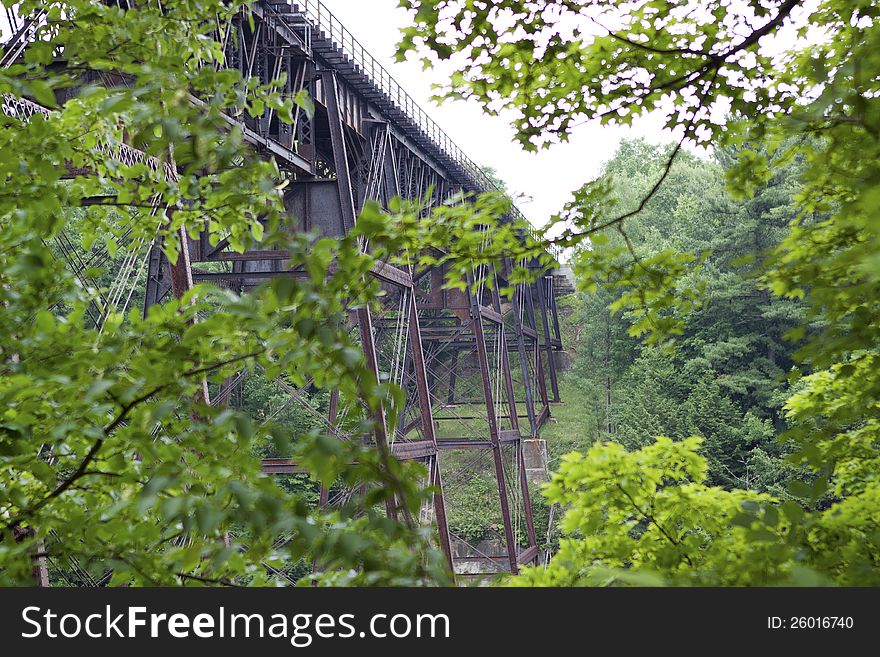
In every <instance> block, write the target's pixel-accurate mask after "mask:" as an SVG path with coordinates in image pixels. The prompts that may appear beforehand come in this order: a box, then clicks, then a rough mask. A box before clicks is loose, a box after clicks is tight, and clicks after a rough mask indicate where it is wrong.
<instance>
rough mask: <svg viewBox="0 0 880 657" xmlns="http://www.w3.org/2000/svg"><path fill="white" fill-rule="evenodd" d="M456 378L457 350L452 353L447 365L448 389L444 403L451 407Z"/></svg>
mask: <svg viewBox="0 0 880 657" xmlns="http://www.w3.org/2000/svg"><path fill="white" fill-rule="evenodd" d="M457 378H458V349H456V350H455V351H453V352H452V358H451V360H450V363H449V388H448V390H447V391H446V403H447V404H448V405H449V406H452V405H453V404H454V403H455V382H456V379H457Z"/></svg>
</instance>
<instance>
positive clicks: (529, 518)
mask: <svg viewBox="0 0 880 657" xmlns="http://www.w3.org/2000/svg"><path fill="white" fill-rule="evenodd" d="M492 303H493V304H494V306H495V311H496V312H497V313H498V314H499V315H501V294H500V292H499V291H498V285H496V286H495V289H494V290H493V292H492ZM515 305H516V304H514V306H515ZM514 314H516V315H517V317H519V315H518V314H517V313H514ZM497 330H498V331H501V340H500V342H501V366H502V367H503V368H504V385H505V389H506V390H507V399H508V408H509V409H510V426H511V428H512V429H513V430H514V431H516V432H517V433H519V414H518V413H517V410H516V389H515V388H514V386H513V374H512V371H511V368H510V352H509V350H508V348H507V330H506V328H505V326H504V322H503V321H502V322H501V323H500V324H498V328H497ZM516 332H517V339H518V341H521V340H522V327H521V326H518V327H517V329H516ZM523 376H524V378H525V379H526V380H528V372H527V371H525V372H523ZM514 458H515V459H516V464H517V469H518V470H519V486H520V494H521V495H522V500H523V513H524V514H525V520H526V536H527V537H528V541H529V547H530V548H532V547H534V548H537V547H538V539H537V536H536V535H535V521H534V517H533V515H532V499H531V497H530V496H529V482H528V479H527V478H526V470H525V456H524V454H523V445H522V437H520V438H518V439H517V441H516V444H515V445H514ZM535 558H537V550H536V553H535ZM517 561H518V559H517Z"/></svg>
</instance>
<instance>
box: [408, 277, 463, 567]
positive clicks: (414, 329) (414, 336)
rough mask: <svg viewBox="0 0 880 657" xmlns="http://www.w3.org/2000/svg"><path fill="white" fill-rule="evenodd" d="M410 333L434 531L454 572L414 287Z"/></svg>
mask: <svg viewBox="0 0 880 657" xmlns="http://www.w3.org/2000/svg"><path fill="white" fill-rule="evenodd" d="M409 291H410V295H409V297H410V302H409V331H410V338H411V339H410V349H411V350H412V357H413V369H414V372H415V379H416V388H417V389H418V395H419V413H420V415H421V418H422V432H423V434H424V435H425V436H426V437H427V438H428V440H430V441H431V444H432V445H433V446H434V452H435V454H434V458H433V460H432V464H431V485H432V486H436V487H437V488H438V489H439V494H435V495H434V515H435V516H436V517H437V532H438V533H439V534H440V547H441V548H442V550H443V554H444V555H446V561H447V563H448V564H449V569H450V571H452V573H453V574H454V573H455V568H454V564H453V562H452V545H451V543H450V540H449V522H448V520H447V518H446V502H445V499H444V491H443V479H442V476H441V474H440V449H439V448H438V446H437V434H436V433H435V432H434V415H433V413H432V412H431V398H430V396H429V392H428V377H427V368H426V366H425V353H424V351H422V330H421V326H420V325H419V310H418V306H417V304H416V291H415V287H411V288H409Z"/></svg>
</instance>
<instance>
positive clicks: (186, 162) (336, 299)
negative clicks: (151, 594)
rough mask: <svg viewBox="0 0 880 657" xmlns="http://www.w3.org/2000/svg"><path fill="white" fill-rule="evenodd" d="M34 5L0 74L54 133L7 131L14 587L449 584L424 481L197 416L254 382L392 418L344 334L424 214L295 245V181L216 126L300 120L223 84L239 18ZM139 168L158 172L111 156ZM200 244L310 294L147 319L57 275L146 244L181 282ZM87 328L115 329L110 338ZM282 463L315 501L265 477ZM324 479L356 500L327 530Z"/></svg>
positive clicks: (261, 296)
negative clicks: (365, 245) (91, 256)
mask: <svg viewBox="0 0 880 657" xmlns="http://www.w3.org/2000/svg"><path fill="white" fill-rule="evenodd" d="M43 8H45V9H47V11H48V20H47V21H46V23H45V24H44V25H43V26H41V27H40V28H39V38H38V39H37V41H36V42H35V43H34V44H33V45H32V46H31V47H28V48H27V49H26V50H25V53H24V57H23V59H22V60H21V61H19V62H17V63H15V64H13V65H12V66H10V67H9V68H7V69H4V70H2V71H0V94H3V98H4V103H9V104H11V105H12V106H16V107H19V106H21V104H22V103H23V102H25V101H23V100H22V99H31V100H34V101H36V102H38V103H40V104H42V106H43V107H44V108H46V110H48V111H47V112H43V111H36V112H35V113H33V115H31V116H28V114H27V113H26V112H25V113H21V112H19V113H17V114H15V113H12V114H10V113H2V114H0V179H2V180H3V186H2V189H0V227H2V230H0V272H2V273H0V455H2V459H0V581H2V582H3V583H4V584H23V583H30V582H33V575H32V568H33V565H34V561H35V559H48V560H49V566H50V573H51V576H52V577H53V579H56V580H57V581H58V582H59V583H74V584H82V583H94V582H107V581H110V582H112V583H114V584H135V585H144V584H151V585H157V584H181V583H208V584H211V583H223V584H265V583H267V582H269V581H270V577H271V574H272V573H277V572H280V571H283V570H284V569H285V568H286V567H287V566H288V565H290V564H302V563H306V564H310V563H311V562H312V560H314V559H316V558H319V562H318V565H319V567H320V572H318V573H316V574H315V575H314V576H311V575H310V576H309V577H306V578H305V579H304V580H303V581H304V582H306V583H308V582H311V581H318V582H321V583H332V584H430V583H437V582H446V581H448V579H447V577H448V574H447V572H446V567H445V564H444V562H443V559H442V557H441V555H440V554H439V552H438V550H437V549H436V547H435V543H434V540H433V538H432V536H431V535H430V530H429V529H427V528H419V527H417V526H416V525H415V523H414V522H413V520H412V519H413V517H414V516H415V515H417V511H418V509H419V508H420V505H421V504H422V501H423V500H424V499H426V496H429V495H430V491H424V490H423V487H422V483H421V482H422V481H423V476H424V471H423V469H422V468H421V467H420V466H418V465H412V464H410V465H406V464H402V463H398V462H397V461H395V460H394V459H391V458H389V457H388V455H387V454H383V453H381V452H379V451H377V450H375V449H372V448H370V447H368V446H367V445H365V444H364V443H362V442H361V441H358V440H354V441H340V440H338V439H337V438H335V437H333V436H329V435H326V434H324V433H321V432H319V431H317V430H315V429H314V428H313V427H309V426H307V423H304V422H302V421H301V420H302V418H297V417H294V416H284V417H280V418H279V417H275V418H271V417H270V418H265V419H266V420H272V421H263V419H262V418H260V416H259V413H256V414H254V413H249V411H254V410H264V409H265V407H266V404H262V405H260V403H259V401H258V400H255V401H254V403H255V404H257V405H258V408H257V409H251V408H247V407H245V408H242V409H241V410H235V409H232V408H227V407H222V406H213V405H209V404H206V403H205V399H204V395H203V394H202V390H203V386H204V385H205V383H207V384H208V385H209V386H210V387H211V388H212V389H216V386H218V385H219V384H221V383H222V382H223V381H224V380H226V378H227V377H230V376H232V375H235V374H236V373H239V372H242V371H244V372H251V373H252V375H253V378H252V381H256V377H257V376H262V377H264V378H265V380H268V381H271V380H274V379H276V378H279V377H280V378H283V379H284V380H285V381H287V382H288V383H289V384H291V385H296V386H307V385H311V386H312V387H313V388H314V389H315V390H318V391H325V394H326V391H329V390H332V389H334V388H338V389H339V390H340V391H341V392H340V394H341V397H342V398H343V399H347V400H360V402H351V406H352V408H351V409H350V413H349V417H351V418H353V419H354V422H355V427H359V428H360V431H361V433H362V434H364V435H366V434H368V433H369V432H370V431H371V428H372V424H371V423H372V420H371V418H372V417H373V411H374V410H375V409H376V408H378V406H379V405H380V404H386V405H389V406H390V407H391V408H392V412H391V413H390V415H391V416H396V414H395V413H394V412H393V408H394V405H395V404H396V403H398V400H399V399H400V396H401V395H400V392H399V390H396V389H394V388H393V387H392V386H390V385H388V384H385V383H382V382H380V381H377V380H376V377H375V376H373V375H372V373H371V372H370V370H368V369H367V368H366V367H365V365H364V362H363V358H362V355H361V349H360V346H359V345H358V344H357V343H356V342H354V341H353V340H352V338H351V337H350V334H349V330H348V328H347V327H346V321H347V317H348V309H349V308H350V307H351V306H353V305H354V306H358V305H360V306H363V305H369V304H373V303H375V302H376V299H377V298H378V295H379V288H378V285H377V284H376V283H375V282H370V281H371V277H370V276H369V274H368V272H369V271H370V269H371V267H372V266H373V265H374V263H375V259H374V258H382V257H388V254H389V253H395V254H396V253H398V252H401V251H404V250H405V248H401V245H402V244H403V245H405V244H409V242H407V241H406V240H407V239H410V238H411V237H412V234H411V233H412V231H413V230H414V228H413V227H414V226H416V225H418V222H417V221H416V217H415V216H414V213H415V210H412V209H409V208H401V207H398V209H399V210H400V218H399V220H398V221H396V222H395V221H394V220H393V219H392V218H391V217H390V216H389V215H387V214H385V213H383V212H381V211H380V210H379V208H378V207H376V206H372V205H371V206H370V208H369V209H368V211H367V212H366V213H365V214H364V215H363V216H362V217H361V219H360V220H359V222H358V225H357V227H356V228H355V230H354V231H352V232H351V233H350V234H349V235H346V236H345V237H343V238H340V239H329V238H323V239H317V237H316V236H312V235H290V234H288V232H287V231H285V230H282V227H283V225H284V222H285V218H286V216H285V213H284V207H283V203H282V194H281V192H282V189H283V187H284V184H285V182H284V180H283V177H282V176H281V175H280V172H279V170H278V168H277V166H276V165H275V163H274V162H273V161H271V160H263V159H261V158H259V157H258V156H257V154H256V153H255V152H254V151H253V150H252V149H251V148H250V147H249V146H248V145H246V144H245V142H244V139H243V136H242V134H241V131H240V130H239V129H238V128H236V127H234V126H231V125H230V124H229V122H228V121H227V120H226V118H225V116H226V115H231V116H233V117H235V116H242V115H245V114H251V115H259V114H262V111H263V108H264V107H266V106H271V107H272V108H274V110H275V112H277V113H278V115H279V116H280V117H281V119H282V120H287V121H289V120H290V119H291V113H292V110H293V107H294V104H295V103H298V104H300V105H302V106H303V107H304V108H306V109H309V103H308V102H307V100H306V99H304V98H301V97H296V98H286V97H283V96H282V95H281V94H280V93H279V91H278V89H277V85H276V84H274V83H273V84H270V85H260V84H258V83H257V82H256V81H254V80H245V79H242V77H241V76H240V74H239V73H238V72H236V71H233V70H229V69H225V68H223V67H218V66H215V64H216V63H217V62H218V61H219V60H220V58H221V55H222V48H221V44H220V43H219V42H218V41H217V40H215V39H216V29H217V25H223V24H225V23H226V19H228V18H229V17H230V16H232V15H233V14H235V13H236V12H239V11H241V10H242V9H245V10H247V5H246V4H245V3H242V2H232V3H229V2H206V3H196V4H193V3H190V2H186V1H176V0H171V1H170V2H163V3H162V4H161V6H160V5H158V4H156V3H151V2H146V3H138V4H137V5H136V6H134V8H128V9H124V8H121V7H117V6H116V5H115V4H102V3H94V2H91V1H80V0H71V1H70V2H61V3H52V4H51V6H47V5H45V4H44V3H37V2H25V3H21V5H20V7H19V9H20V10H21V12H22V13H23V14H29V13H30V12H32V11H33V10H35V9H43ZM90 76H91V77H90ZM89 79H102V80H103V81H104V82H105V83H102V84H92V83H89V82H88V80H89ZM107 80H113V81H115V83H113V84H107V83H106V81H107ZM126 145H128V146H133V147H135V148H137V149H140V150H141V151H142V152H143V153H145V155H146V156H145V157H144V156H138V157H135V158H133V159H132V158H126V157H122V156H121V155H120V153H121V152H122V151H124V150H125V149H126V148H127V146H126ZM493 207H494V206H493ZM450 213H453V211H452V210H450ZM441 214H442V213H441ZM476 214H479V212H477V213H476ZM395 225H397V226H400V230H399V231H398V230H397V229H396V228H395ZM438 225H442V222H438ZM123 226H124V227H125V229H126V231H127V232H126V234H125V235H123V234H122V232H123V230H122V227H123ZM202 229H206V230H207V231H208V234H209V237H210V240H211V242H212V243H214V244H216V243H218V242H219V241H220V240H221V239H228V240H229V243H230V245H231V248H233V249H235V250H237V251H239V252H241V251H244V250H246V249H248V248H250V247H253V246H255V245H257V244H259V245H260V246H259V248H273V247H275V246H278V247H282V248H284V249H286V250H288V251H289V252H290V253H291V262H290V266H291V267H292V268H296V267H300V268H301V269H302V271H303V272H304V275H303V276H302V277H298V278H279V279H276V280H274V281H273V282H272V283H271V284H268V285H265V286H263V287H261V288H260V289H259V290H257V291H256V292H254V293H253V294H249V295H247V296H244V297H238V296H236V295H233V294H231V293H229V292H227V291H223V290H219V289H216V288H207V287H200V286H197V287H195V288H194V289H192V290H190V291H188V292H186V293H185V294H183V296H182V297H181V298H180V299H177V300H173V301H171V302H169V303H167V304H165V305H162V306H154V307H153V308H151V310H150V312H149V314H148V316H147V317H142V316H141V314H140V312H137V311H134V310H132V311H131V312H127V313H120V312H113V309H112V308H109V307H107V306H101V294H102V292H106V288H105V289H103V290H102V289H101V288H102V286H104V285H107V281H108V280H109V278H112V276H110V274H109V272H108V269H104V270H102V269H100V268H99V269H96V270H94V271H90V272H89V274H90V276H91V280H95V281H97V282H96V287H93V286H91V285H87V284H85V283H83V279H82V278H78V277H77V276H75V275H74V273H73V272H72V271H70V269H69V268H68V267H67V265H66V263H64V262H63V261H62V260H60V259H59V258H58V257H56V256H57V255H58V250H57V243H58V240H60V239H61V238H62V237H63V238H64V239H68V240H73V242H72V243H73V244H74V245H75V246H76V247H77V248H79V249H81V251H82V252H85V253H91V252H94V251H95V250H102V249H103V250H106V251H107V252H108V253H109V254H110V256H111V257H110V260H111V262H112V260H113V255H114V254H116V253H117V251H118V249H119V248H120V244H121V243H122V241H123V239H127V240H132V241H138V240H140V241H141V243H150V242H152V241H153V240H156V241H157V243H160V244H162V246H163V248H164V250H165V252H166V254H167V255H168V257H169V259H170V260H171V261H172V262H175V261H176V260H177V258H178V255H179V253H180V242H181V235H182V232H181V231H186V232H188V233H190V234H191V235H195V234H197V233H198V232H199V231H200V230H202ZM435 229H436V230H441V229H439V228H435ZM408 231H409V232H408ZM362 240H369V241H371V243H372V244H373V249H374V253H373V255H367V254H364V253H363V252H362V248H361V241H362ZM412 251H413V252H417V250H416V249H415V247H414V245H413V249H412ZM333 263H336V266H335V267H331V265H332V264H333ZM108 277H109V278H108ZM96 305H97V306H99V307H102V308H105V309H108V310H109V312H107V313H106V317H105V318H104V321H103V322H102V323H101V325H100V326H98V325H96V323H95V322H94V321H93V320H92V319H90V313H91V312H92V310H93V309H94V308H95V307H96ZM258 392H259V391H258ZM261 394H262V395H263V401H265V402H267V403H268V404H271V403H272V401H271V395H270V393H268V392H265V391H264V392H263V393H261ZM267 397H268V399H267ZM264 415H265V413H264ZM267 446H268V447H267ZM267 448H271V451H272V452H273V453H275V454H278V455H282V456H291V457H295V458H297V459H298V460H299V462H300V463H302V464H303V466H304V467H305V468H306V469H307V470H308V472H309V473H310V475H311V480H312V483H311V484H308V485H307V484H304V483H303V482H300V484H297V485H278V482H275V481H273V480H272V479H271V478H270V477H268V476H265V475H263V474H261V470H260V461H259V456H260V455H261V454H264V453H265V450H266V449H267ZM319 482H320V483H323V484H325V485H327V486H333V485H345V486H347V487H350V488H353V489H355V490H356V491H357V490H361V489H362V487H363V490H365V491H366V492H365V494H364V495H359V494H355V495H354V496H353V497H352V499H351V502H350V503H346V504H342V505H340V506H337V507H335V508H333V509H318V508H317V507H316V505H314V504H312V502H313V499H314V487H315V486H316V485H317V484H318V483H319ZM386 500H387V501H390V502H391V504H392V505H394V506H396V507H397V511H398V513H397V517H396V518H393V517H387V516H386V514H385V512H384V509H383V510H381V511H380V510H379V509H380V508H381V507H382V506H383V503H384V502H385V501H386ZM71 564H72V565H71ZM71 570H73V571H75V572H73V573H71ZM308 570H309V569H306V573H307V572H308ZM297 572H299V574H300V576H301V575H302V574H303V571H302V568H300V569H299V571H297ZM272 581H273V582H275V583H277V582H278V581H279V580H278V579H275V580H272Z"/></svg>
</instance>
